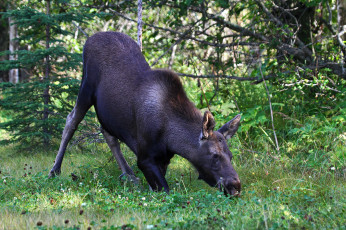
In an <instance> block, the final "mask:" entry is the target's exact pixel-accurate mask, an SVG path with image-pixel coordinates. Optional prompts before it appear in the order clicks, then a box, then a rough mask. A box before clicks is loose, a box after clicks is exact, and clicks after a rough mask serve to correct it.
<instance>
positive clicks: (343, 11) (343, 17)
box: [338, 0, 346, 41]
mask: <svg viewBox="0 0 346 230" xmlns="http://www.w3.org/2000/svg"><path fill="white" fill-rule="evenodd" d="M339 1H340V3H339V6H338V7H339V12H338V18H339V20H338V21H339V22H340V25H339V26H340V28H339V31H345V30H346V0H339ZM341 38H342V40H343V41H346V33H344V34H343V35H342V36H341Z"/></svg>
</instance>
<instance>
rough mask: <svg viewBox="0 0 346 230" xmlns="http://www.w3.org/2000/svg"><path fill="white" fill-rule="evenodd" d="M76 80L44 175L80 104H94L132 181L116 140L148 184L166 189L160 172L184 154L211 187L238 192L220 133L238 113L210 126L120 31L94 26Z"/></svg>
mask: <svg viewBox="0 0 346 230" xmlns="http://www.w3.org/2000/svg"><path fill="white" fill-rule="evenodd" d="M83 64H84V66H83V79H82V83H81V87H80V91H79V94H78V98H77V102H76V105H75V107H74V109H73V110H72V112H71V113H70V114H69V116H68V117H67V121H66V126H65V129H64V133H63V137H62V141H61V145H60V148H59V152H58V155H57V158H56V162H55V164H54V166H53V168H52V170H51V173H50V175H51V176H54V175H55V174H59V173H60V169H61V163H62V159H63V157H64V153H65V150H66V147H67V144H68V142H69V140H70V139H71V137H72V136H73V133H74V131H75V130H76V129H77V126H78V124H79V123H80V121H81V120H82V119H83V117H84V115H85V113H86V112H87V110H88V109H89V108H90V107H91V106H94V107H95V110H96V113H97V117H98V119H99V121H100V123H101V125H102V128H103V129H102V132H103V134H104V136H105V139H106V141H107V144H108V145H109V147H110V148H111V150H112V153H113V155H114V156H115V158H116V160H117V162H118V164H119V166H120V168H121V170H122V172H123V173H124V174H127V175H128V176H129V177H130V178H131V179H133V180H136V177H135V176H134V173H133V170H132V169H131V168H130V167H129V165H128V164H127V162H126V160H125V158H124V157H123V155H122V153H121V151H120V147H119V142H118V140H120V141H122V142H124V143H125V144H126V145H127V146H129V147H130V149H131V150H132V151H133V152H134V153H135V154H136V156H137V164H138V167H139V168H140V169H141V171H142V172H143V173H144V176H145V177H146V179H147V181H148V182H149V184H150V186H151V187H152V188H153V189H154V190H161V189H162V188H163V189H164V190H165V191H167V192H168V191H169V187H168V184H167V181H166V179H165V174H166V171H167V166H168V164H169V162H170V159H171V158H172V157H173V155H174V154H179V155H180V156H182V157H184V158H186V159H187V160H189V161H190V162H191V163H192V164H193V165H194V166H195V167H196V168H197V170H198V171H199V173H200V178H202V179H203V180H205V181H206V182H207V183H208V184H210V185H211V186H215V185H217V184H218V183H221V184H222V185H223V186H224V187H225V190H226V191H227V193H230V194H232V195H234V194H236V193H237V191H238V192H239V191H240V181H239V178H238V175H237V173H236V172H235V170H234V169H233V167H232V165H231V158H232V154H231V152H230V151H229V149H228V147H227V144H226V141H225V137H231V136H232V135H234V133H235V132H236V131H237V129H238V126H239V121H240V116H239V115H238V116H236V117H235V118H234V119H233V120H231V121H230V122H228V123H227V124H225V125H224V126H222V127H221V128H220V129H219V130H218V131H214V127H215V121H214V118H213V116H212V115H211V113H210V112H206V113H205V114H204V116H202V115H201V113H200V112H199V111H198V109H197V108H196V107H195V106H194V105H193V103H192V102H191V101H190V100H189V99H188V98H187V96H186V93H185V91H184V89H183V86H182V84H181V82H180V79H179V77H178V76H177V75H176V74H175V73H174V72H171V71H168V70H152V69H150V67H149V65H148V63H147V62H146V61H145V59H144V57H143V55H142V54H141V51H140V49H139V47H138V45H137V44H136V43H135V42H134V41H133V40H132V39H131V38H130V37H128V36H127V35H124V34H121V33H116V32H102V33H97V34H95V35H93V36H92V37H90V38H89V39H88V40H87V42H86V44H85V46H84V51H83Z"/></svg>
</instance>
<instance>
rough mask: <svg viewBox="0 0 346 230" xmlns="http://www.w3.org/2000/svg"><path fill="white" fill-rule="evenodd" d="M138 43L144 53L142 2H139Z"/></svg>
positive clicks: (139, 0) (140, 0)
mask: <svg viewBox="0 0 346 230" xmlns="http://www.w3.org/2000/svg"><path fill="white" fill-rule="evenodd" d="M137 43H138V45H139V48H140V49H141V51H142V0H138V23H137Z"/></svg>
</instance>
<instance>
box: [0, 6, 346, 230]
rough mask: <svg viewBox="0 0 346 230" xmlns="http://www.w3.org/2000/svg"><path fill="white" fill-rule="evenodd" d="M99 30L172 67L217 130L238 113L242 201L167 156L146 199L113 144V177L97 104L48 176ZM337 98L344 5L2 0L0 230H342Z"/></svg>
mask: <svg viewBox="0 0 346 230" xmlns="http://www.w3.org/2000/svg"><path fill="white" fill-rule="evenodd" d="M100 31H114V32H121V33H124V34H127V35H128V36H130V37H131V38H132V39H133V40H134V41H136V42H137V44H138V45H139V47H140V49H141V52H142V54H143V56H144V57H145V59H146V61H147V62H148V64H149V66H150V67H151V68H152V69H166V70H171V71H174V72H175V73H176V74H177V75H178V76H179V79H180V81H181V83H182V85H183V87H184V90H185V92H186V94H187V97H188V98H189V100H190V101H191V102H193V104H194V105H195V106H196V107H197V108H198V109H199V110H200V112H201V114H202V115H203V114H204V113H205V112H208V111H209V112H211V114H212V116H213V117H214V118H215V122H216V124H215V130H217V129H219V128H220V127H221V126H222V125H223V124H225V123H226V122H228V121H229V120H231V119H232V118H233V117H235V116H236V115H238V114H240V115H241V120H240V126H239V129H238V131H237V133H236V134H235V135H234V136H233V137H232V138H231V139H229V140H227V145H228V148H229V150H230V151H231V152H232V154H233V158H232V165H233V167H234V169H235V170H236V172H237V174H238V175H239V178H240V181H241V187H242V189H241V193H240V195H239V196H237V197H232V196H230V195H225V194H224V193H223V192H222V191H220V190H219V189H218V188H217V187H212V186H209V185H208V184H207V183H205V182H204V181H203V180H198V177H199V175H198V171H197V170H196V169H195V167H194V166H193V165H192V164H191V163H190V162H189V161H188V160H187V159H185V158H183V157H181V156H178V155H175V156H174V157H173V158H172V159H171V163H170V165H169V166H168V170H167V173H166V180H167V183H168V185H169V187H170V192H169V193H166V192H164V191H152V190H151V189H150V186H149V185H148V182H147V180H146V178H145V176H144V174H143V173H142V171H141V170H140V169H139V167H138V165H137V157H136V155H135V154H134V153H133V152H132V151H131V150H130V148H129V147H128V146H126V145H125V144H124V143H121V145H120V148H121V151H122V153H123V154H124V157H125V158H126V161H127V162H128V164H129V166H130V167H131V169H132V170H133V172H134V173H135V175H136V177H138V178H139V183H138V184H136V183H133V181H131V180H129V179H128V178H127V177H123V176H122V170H121V169H120V167H119V166H118V165H117V162H116V160H115V159H114V157H113V155H112V152H111V150H110V148H109V147H108V145H107V143H106V140H105V137H104V136H103V135H102V130H101V126H100V123H99V121H98V118H97V115H96V111H95V109H94V108H93V107H92V108H91V109H90V110H89V111H88V112H87V114H86V116H85V117H84V119H83V120H82V122H81V123H80V124H79V126H78V129H77V130H76V132H75V133H74V136H73V138H72V140H71V141H70V142H69V145H68V147H67V150H66V154H65V158H64V162H63V164H62V170H61V175H59V176H56V177H54V178H51V177H49V172H50V170H51V169H52V167H53V165H54V163H55V161H54V160H55V157H56V155H57V153H58V149H59V145H60V142H61V136H62V133H63V130H64V127H65V123H66V118H67V116H68V114H69V113H70V112H71V111H72V109H73V108H74V106H75V103H76V99H77V95H78V92H79V89H80V85H81V79H82V75H83V55H82V53H83V47H84V44H85V42H86V40H87V39H88V38H89V37H91V36H92V35H93V34H95V33H97V32H100ZM133 93H135V92H133ZM345 94H346V1H345V0H264V1H259V0H242V1H241V0H176V1H172V0H143V1H142V0H138V1H133V0H132V1H131V0H54V1H52V0H21V1H19V0H3V1H1V2H0V229H105V230H106V229H198V228H199V229H345V219H346V214H345V213H346V189H345V187H346V180H345V179H346V129H345V122H346V95H345ZM201 128H202V126H201Z"/></svg>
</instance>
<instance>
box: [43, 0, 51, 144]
mask: <svg viewBox="0 0 346 230" xmlns="http://www.w3.org/2000/svg"><path fill="white" fill-rule="evenodd" d="M46 14H47V15H50V0H46ZM49 42H50V26H49V25H48V24H47V25H46V50H47V49H49V47H50V46H49ZM49 75H50V62H49V55H47V56H46V68H45V77H44V82H45V84H46V88H45V90H44V92H43V103H44V111H43V120H45V121H47V120H48V115H49V108H48V105H49V100H50V94H49V80H50V79H49V78H50V77H49ZM43 132H44V134H45V136H44V139H43V142H44V144H45V145H46V144H49V138H48V135H49V127H48V125H44V127H43Z"/></svg>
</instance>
